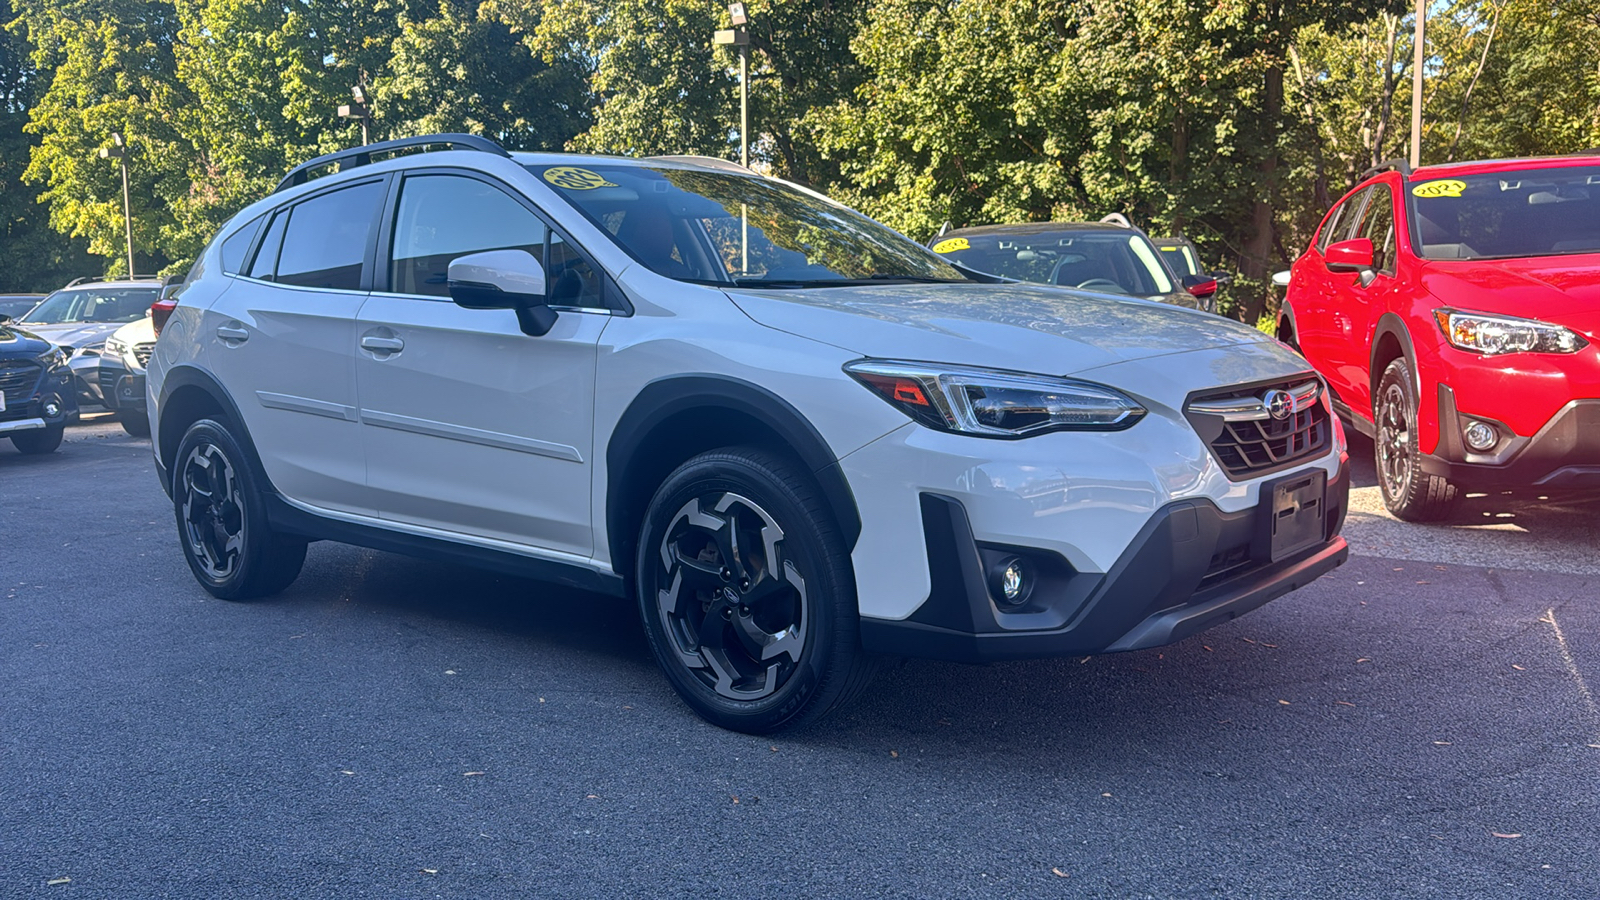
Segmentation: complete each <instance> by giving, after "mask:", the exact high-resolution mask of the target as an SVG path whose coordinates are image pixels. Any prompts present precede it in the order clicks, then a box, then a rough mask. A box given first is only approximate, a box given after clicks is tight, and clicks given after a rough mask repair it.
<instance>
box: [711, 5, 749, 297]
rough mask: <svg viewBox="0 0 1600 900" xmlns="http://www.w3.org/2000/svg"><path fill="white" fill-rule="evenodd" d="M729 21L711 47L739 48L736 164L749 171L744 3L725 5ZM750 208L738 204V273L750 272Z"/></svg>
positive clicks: (747, 60) (747, 47)
mask: <svg viewBox="0 0 1600 900" xmlns="http://www.w3.org/2000/svg"><path fill="white" fill-rule="evenodd" d="M728 19H729V21H730V24H732V25H733V27H732V28H719V29H717V32H716V33H715V34H713V35H712V36H711V42H712V43H713V44H731V45H733V46H735V47H738V48H739V165H741V166H744V167H745V168H747V169H748V168H750V30H749V28H747V27H746V26H748V25H749V24H750V19H749V17H748V16H746V15H745V12H744V4H743V3H730V4H728ZM749 213H750V208H749V207H748V206H747V205H745V204H743V203H741V204H739V235H740V257H741V259H742V260H743V262H742V266H741V268H740V271H741V272H744V273H749V271H750V215H749Z"/></svg>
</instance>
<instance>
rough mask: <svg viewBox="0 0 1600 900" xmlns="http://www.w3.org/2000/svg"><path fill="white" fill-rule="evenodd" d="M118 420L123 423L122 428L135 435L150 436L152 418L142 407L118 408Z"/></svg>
mask: <svg viewBox="0 0 1600 900" xmlns="http://www.w3.org/2000/svg"><path fill="white" fill-rule="evenodd" d="M117 422H118V423H120V424H121V425H122V430H123V431H126V432H127V433H129V434H131V435H133V436H134V437H149V436H150V419H149V418H148V417H147V416H146V415H145V412H144V410H142V409H119V410H117Z"/></svg>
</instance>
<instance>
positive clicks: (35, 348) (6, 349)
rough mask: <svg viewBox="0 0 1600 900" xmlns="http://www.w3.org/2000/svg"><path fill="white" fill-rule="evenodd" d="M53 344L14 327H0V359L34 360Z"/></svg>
mask: <svg viewBox="0 0 1600 900" xmlns="http://www.w3.org/2000/svg"><path fill="white" fill-rule="evenodd" d="M54 346H55V344H54V343H53V342H51V341H47V340H45V339H44V338H42V337H39V336H38V335H36V334H33V333H31V332H27V331H23V330H22V329H21V328H18V327H16V326H14V325H0V359H35V358H37V357H39V356H41V355H43V354H44V353H46V352H47V351H49V349H50V348H51V347H54Z"/></svg>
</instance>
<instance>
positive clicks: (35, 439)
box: [11, 425, 67, 456]
mask: <svg viewBox="0 0 1600 900" xmlns="http://www.w3.org/2000/svg"><path fill="white" fill-rule="evenodd" d="M66 430H67V426H65V425H47V426H45V427H44V428H35V429H33V430H31V431H17V432H13V433H12V435H11V443H12V444H13V445H15V446H16V448H17V452H18V453H26V454H28V455H29V456H38V455H40V454H44V453H54V452H55V451H56V448H57V447H59V446H61V435H62V434H63V433H64V432H65V431H66Z"/></svg>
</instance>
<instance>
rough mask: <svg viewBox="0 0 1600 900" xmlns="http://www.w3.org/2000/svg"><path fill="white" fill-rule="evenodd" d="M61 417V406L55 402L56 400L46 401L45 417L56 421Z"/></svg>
mask: <svg viewBox="0 0 1600 900" xmlns="http://www.w3.org/2000/svg"><path fill="white" fill-rule="evenodd" d="M59 415H61V404H59V403H57V402H55V401H54V400H46V401H45V404H44V417H45V418H47V419H54V418H55V417H56V416H59Z"/></svg>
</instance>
